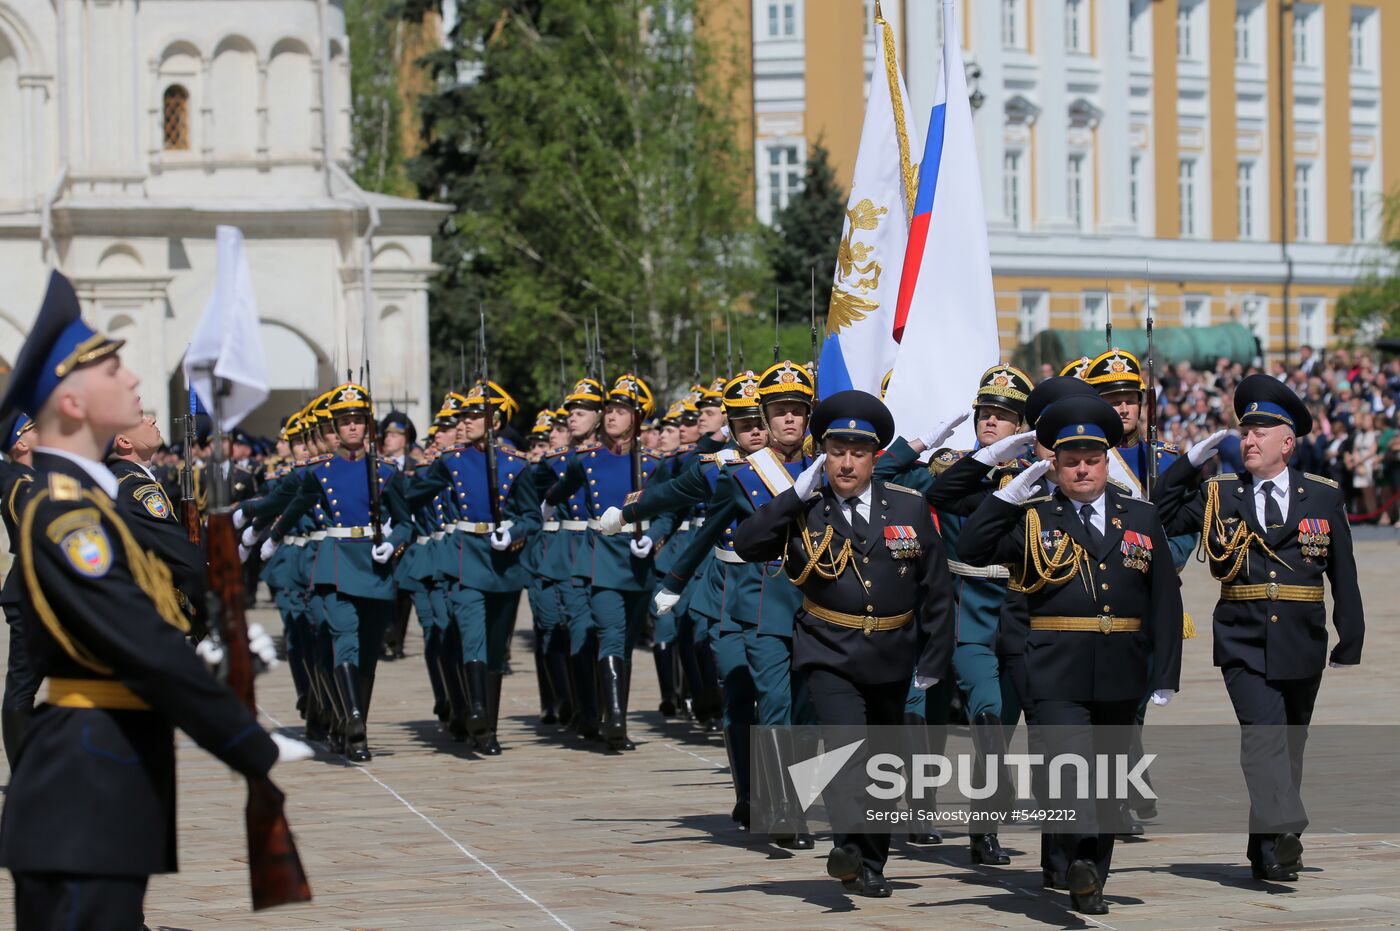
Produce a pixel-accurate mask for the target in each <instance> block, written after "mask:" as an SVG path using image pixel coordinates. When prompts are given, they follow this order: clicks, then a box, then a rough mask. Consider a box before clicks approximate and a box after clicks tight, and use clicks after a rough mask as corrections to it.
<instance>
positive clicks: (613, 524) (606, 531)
mask: <svg viewBox="0 0 1400 931" xmlns="http://www.w3.org/2000/svg"><path fill="white" fill-rule="evenodd" d="M598 532H599V533H601V534H602V535H603V536H605V537H610V536H612V535H613V534H616V533H621V532H622V508H608V509H607V510H606V511H604V512H603V516H602V517H600V518H598Z"/></svg>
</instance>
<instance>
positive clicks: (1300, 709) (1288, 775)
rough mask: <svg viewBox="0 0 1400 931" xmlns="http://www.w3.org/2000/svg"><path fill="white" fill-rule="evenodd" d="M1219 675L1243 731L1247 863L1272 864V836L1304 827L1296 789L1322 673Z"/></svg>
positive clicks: (1233, 669)
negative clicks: (1293, 676) (1275, 676)
mask: <svg viewBox="0 0 1400 931" xmlns="http://www.w3.org/2000/svg"><path fill="white" fill-rule="evenodd" d="M1221 674H1222V675H1223V676H1224V677H1225V691H1227V692H1229V693H1230V702H1231V704H1233V705H1234V706H1235V717H1236V718H1237V719H1238V720H1239V722H1240V725H1241V728H1242V730H1241V731H1240V765H1241V767H1242V768H1243V770H1244V780H1245V785H1246V786H1248V787H1249V847H1248V849H1247V853H1248V855H1249V862H1250V863H1251V864H1252V865H1255V866H1260V865H1263V864H1266V863H1275V862H1277V861H1276V860H1275V859H1274V841H1275V839H1276V838H1277V836H1278V835H1279V834H1280V833H1283V832H1291V833H1294V834H1301V833H1303V829H1304V828H1305V827H1307V825H1308V815H1307V812H1306V811H1305V810H1304V808H1303V799H1302V797H1301V796H1300V795H1299V794H1298V790H1299V787H1300V786H1301V785H1302V783H1303V749H1304V747H1305V746H1306V745H1307V742H1308V728H1307V725H1308V723H1309V722H1311V721H1312V713H1313V703H1314V702H1316V701H1317V689H1318V686H1320V685H1321V684H1322V674H1321V673H1318V674H1317V675H1315V676H1310V677H1309V678H1307V679H1267V678H1265V677H1264V674H1263V673H1260V672H1256V671H1254V670H1253V669H1249V668H1248V667H1245V666H1227V667H1225V668H1223V669H1221ZM1285 725H1291V726H1285Z"/></svg>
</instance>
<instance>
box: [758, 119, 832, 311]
mask: <svg viewBox="0 0 1400 931" xmlns="http://www.w3.org/2000/svg"><path fill="white" fill-rule="evenodd" d="M845 215H846V193H845V192H844V191H842V190H841V187H840V185H838V184H837V183H836V172H835V171H833V170H832V167H831V159H830V156H829V154H828V153H827V151H826V147H825V146H824V145H822V144H821V143H820V142H818V143H816V144H815V145H813V146H812V150H811V152H810V154H809V155H808V156H807V171H806V174H805V175H804V177H803V182H802V190H801V191H799V192H797V194H795V195H793V196H792V197H791V198H790V199H789V200H788V203H787V206H786V207H783V208H782V209H781V210H779V211H778V212H777V214H775V215H774V217H773V229H772V235H771V242H770V245H769V250H768V251H769V255H770V256H771V260H772V265H773V284H774V286H775V287H777V289H778V291H779V294H780V295H781V297H782V301H781V305H782V311H783V314H782V316H783V319H785V320H792V321H796V320H798V319H801V320H806V319H807V318H808V316H809V315H810V308H809V304H810V303H815V304H816V310H817V314H818V315H822V314H825V313H826V307H827V304H829V303H830V302H831V282H832V277H833V273H834V272H835V269H836V249H837V246H839V245H840V242H841V224H842V221H843V220H844V219H845ZM814 272H815V278H816V300H815V302H812V301H811V300H810V292H811V291H812V280H813V273H814Z"/></svg>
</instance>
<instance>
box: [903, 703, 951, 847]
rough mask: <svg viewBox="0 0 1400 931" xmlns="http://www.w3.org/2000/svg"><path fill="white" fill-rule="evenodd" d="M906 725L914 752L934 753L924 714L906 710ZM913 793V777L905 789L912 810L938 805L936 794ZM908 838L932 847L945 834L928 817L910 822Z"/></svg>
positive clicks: (916, 843)
mask: <svg viewBox="0 0 1400 931" xmlns="http://www.w3.org/2000/svg"><path fill="white" fill-rule="evenodd" d="M904 725H905V730H906V731H907V732H908V734H909V740H910V742H911V744H912V747H911V749H912V750H913V752H914V753H927V754H932V753H933V743H932V741H931V739H930V736H929V729H928V721H927V720H926V719H925V718H924V716H923V715H921V714H915V713H914V712H912V711H906V712H905V713H904ZM913 793H914V782H913V780H912V779H911V780H909V781H908V782H907V784H906V787H905V790H904V796H905V801H906V803H907V804H908V805H909V810H910V811H918V810H920V809H923V810H924V811H932V810H933V809H934V808H935V807H937V804H938V799H937V797H936V796H930V797H928V798H922V799H916V798H914V796H913ZM908 839H909V843H911V844H915V845H917V846H920V847H931V846H933V845H935V844H941V843H943V835H942V834H941V833H940V832H939V830H938V826H937V825H936V824H935V823H934V822H933V821H931V820H929V819H926V818H921V819H919V820H917V821H910V822H909V835H908Z"/></svg>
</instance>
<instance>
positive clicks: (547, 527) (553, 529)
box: [540, 520, 559, 533]
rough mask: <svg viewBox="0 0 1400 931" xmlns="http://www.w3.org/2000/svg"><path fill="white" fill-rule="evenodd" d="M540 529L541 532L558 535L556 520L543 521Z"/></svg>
mask: <svg viewBox="0 0 1400 931" xmlns="http://www.w3.org/2000/svg"><path fill="white" fill-rule="evenodd" d="M540 529H541V530H543V531H544V532H545V533H558V532H559V521H557V520H547V521H545V522H544V524H543V525H542V526H541V527H540Z"/></svg>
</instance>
